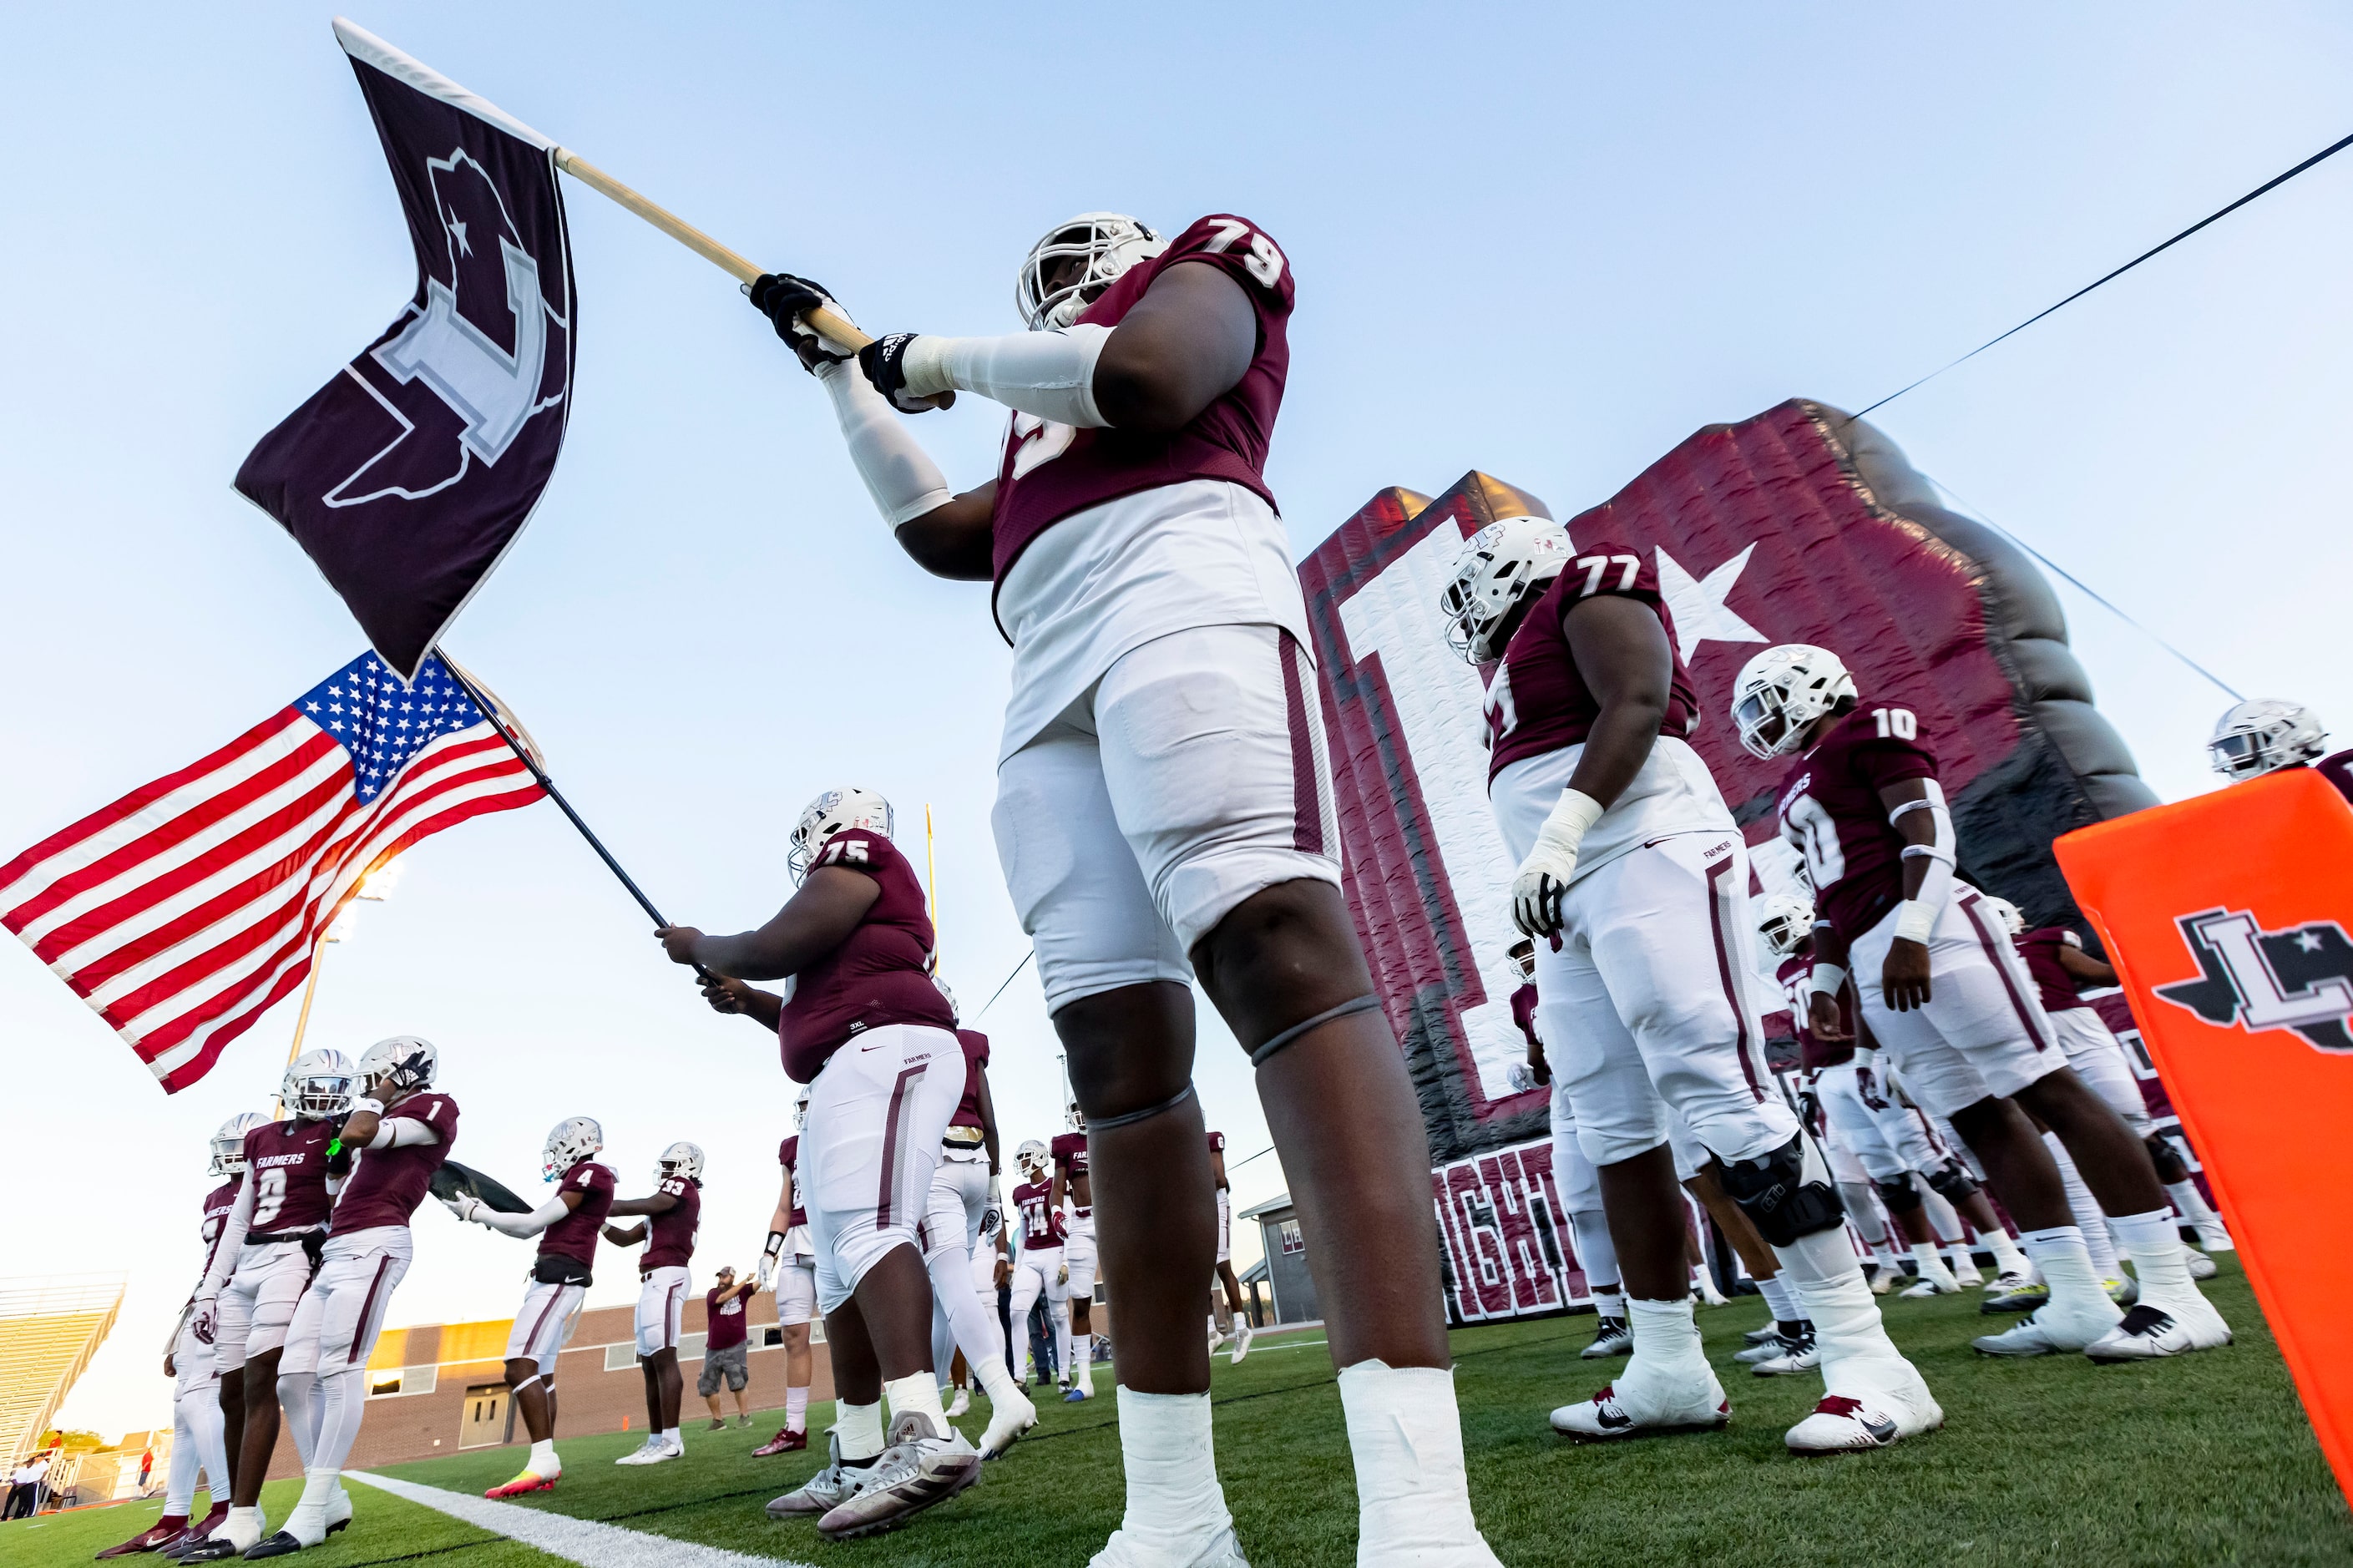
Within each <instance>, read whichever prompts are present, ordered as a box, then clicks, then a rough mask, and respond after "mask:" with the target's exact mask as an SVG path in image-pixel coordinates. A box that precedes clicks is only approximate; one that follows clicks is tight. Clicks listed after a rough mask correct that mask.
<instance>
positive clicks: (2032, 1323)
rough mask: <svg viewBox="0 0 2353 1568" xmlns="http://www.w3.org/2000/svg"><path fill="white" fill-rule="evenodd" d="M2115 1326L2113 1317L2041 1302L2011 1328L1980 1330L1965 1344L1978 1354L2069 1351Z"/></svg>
mask: <svg viewBox="0 0 2353 1568" xmlns="http://www.w3.org/2000/svg"><path fill="white" fill-rule="evenodd" d="M2115 1327H2116V1320H2113V1319H2107V1318H2104V1317H2102V1316H2100V1315H2099V1314H2096V1313H2093V1312H2081V1313H2067V1312H2063V1311H2061V1310H2059V1308H2058V1307H2057V1305H2056V1304H2055V1303H2045V1304H2044V1305H2043V1306H2042V1308H2041V1309H2039V1310H2037V1311H2035V1313H2034V1314H2033V1315H2032V1316H2031V1317H2029V1318H2028V1319H2026V1321H2023V1322H2021V1323H2020V1324H2019V1325H2018V1326H2017V1327H2016V1328H2014V1329H2006V1330H2004V1331H2002V1332H2000V1333H1998V1334H1984V1335H1980V1336H1979V1337H1978V1338H1977V1339H1974V1340H1971V1341H1970V1342H1969V1344H1970V1346H1971V1348H1973V1349H1974V1350H1976V1352H1978V1354H1979V1355H1998V1356H2034V1355H2071V1354H2073V1353H2074V1352H2077V1351H2080V1350H2084V1349H2088V1348H2089V1347H2090V1346H2091V1345H2092V1344H2093V1343H2094V1342H2096V1341H2098V1340H2099V1339H2101V1338H2102V1337H2103V1336H2104V1335H2105V1334H2106V1333H2107V1332H2108V1331H2109V1330H2111V1329H2113V1328H2115Z"/></svg>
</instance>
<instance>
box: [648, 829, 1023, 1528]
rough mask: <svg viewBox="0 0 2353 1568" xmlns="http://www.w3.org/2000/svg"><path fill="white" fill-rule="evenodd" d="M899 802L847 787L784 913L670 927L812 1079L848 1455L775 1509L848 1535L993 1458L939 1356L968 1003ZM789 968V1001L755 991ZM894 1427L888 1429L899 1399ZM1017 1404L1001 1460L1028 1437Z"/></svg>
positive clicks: (816, 1221) (820, 1248)
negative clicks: (897, 815) (945, 1156)
mask: <svg viewBox="0 0 2353 1568" xmlns="http://www.w3.org/2000/svg"><path fill="white" fill-rule="evenodd" d="M891 826H892V813H891V803H890V802H889V801H887V800H885V799H883V798H882V797H881V795H876V794H875V793H874V792H873V791H871V790H864V789H833V790H828V791H826V792H825V793H824V794H823V795H819V796H818V797H817V799H815V800H813V801H811V802H810V803H809V805H808V806H807V809H805V810H804V811H802V813H801V816H800V820H799V822H798V823H797V824H796V825H795V826H794V828H793V835H792V852H791V856H790V865H791V868H792V872H793V876H794V879H795V880H797V882H798V883H799V884H800V886H799V889H798V890H797V891H796V892H795V893H794V894H793V896H792V898H791V899H790V900H788V901H787V902H786V905H785V907H784V908H783V909H781V910H778V911H777V912H776V915H775V917H774V918H772V919H771V920H770V921H768V922H767V924H765V925H764V926H761V927H760V928H758V929H757V930H755V931H741V932H737V933H736V934H734V935H732V936H715V935H705V934H704V933H703V932H702V931H698V930H696V929H695V928H693V927H692V926H665V927H663V928H662V929H661V930H660V931H659V932H657V933H656V934H657V935H658V936H659V939H660V941H661V943H662V947H663V950H664V951H665V952H668V953H669V955H670V959H671V961H672V962H673V963H683V964H691V965H694V966H696V967H698V968H700V969H702V970H705V971H708V972H709V973H710V975H711V976H712V978H709V979H707V980H706V981H705V982H704V994H705V996H706V997H707V998H708V999H709V1001H710V1003H711V1005H712V1007H714V1008H716V1009H717V1010H719V1011H720V1012H723V1013H740V1014H742V1015H743V1016H745V1017H748V1018H751V1019H752V1020H753V1021H754V1022H755V1023H758V1024H759V1025H761V1026H763V1027H765V1028H767V1029H770V1030H773V1031H774V1032H775V1034H776V1043H777V1046H778V1048H779V1050H780V1052H781V1054H782V1056H783V1058H784V1068H785V1073H786V1077H788V1078H790V1079H794V1080H795V1081H796V1082H799V1083H806V1084H807V1085H808V1086H809V1108H808V1120H807V1124H806V1126H805V1128H804V1130H803V1131H802V1133H801V1143H800V1148H799V1150H798V1151H797V1153H798V1159H797V1166H796V1176H797V1184H798V1185H799V1186H800V1188H801V1189H802V1191H801V1202H802V1206H803V1207H804V1208H805V1209H806V1210H807V1214H808V1219H809V1237H810V1241H811V1243H812V1244H813V1246H814V1247H815V1250H816V1254H817V1274H816V1284H817V1299H818V1307H819V1308H820V1309H822V1310H823V1311H824V1313H825V1334H826V1345H827V1349H828V1351H829V1352H830V1353H831V1356H832V1360H833V1378H834V1387H835V1389H836V1399H837V1401H838V1406H837V1419H836V1421H835V1423H834V1428H833V1454H832V1460H831V1462H830V1463H829V1464H828V1465H827V1466H826V1467H825V1468H823V1469H821V1470H819V1471H818V1473H817V1475H816V1476H815V1477H813V1478H811V1479H810V1480H809V1481H808V1482H807V1484H806V1485H805V1486H802V1487H800V1488H799V1489H796V1490H794V1491H791V1492H787V1493H786V1494H785V1495H784V1496H783V1497H780V1498H777V1499H776V1500H773V1501H772V1502H770V1503H769V1504H768V1513H769V1516H770V1517H771V1518H775V1519H786V1518H792V1517H795V1516H800V1517H814V1518H816V1520H817V1527H818V1534H820V1535H822V1536H824V1537H825V1538H826V1539H827V1540H828V1541H840V1540H847V1539H850V1538H852V1537H856V1536H862V1535H871V1534H874V1533H876V1532H878V1531H886V1530H891V1529H894V1528H896V1527H897V1526H899V1525H901V1524H903V1523H905V1522H906V1521H908V1520H909V1519H910V1518H912V1517H913V1515H915V1514H916V1513H918V1512H920V1511H922V1510H924V1509H927V1508H931V1507H933V1506H934V1505H935V1504H938V1503H942V1502H945V1501H946V1500H948V1499H950V1498H952V1497H954V1496H955V1495H956V1494H957V1493H958V1492H960V1491H963V1490H964V1489H965V1488H967V1487H969V1486H971V1485H972V1484H973V1483H974V1482H976V1481H977V1480H978V1479H980V1464H981V1458H982V1451H981V1450H976V1449H975V1448H974V1447H973V1446H972V1444H971V1443H969V1442H967V1441H966V1440H965V1437H964V1436H963V1434H961V1433H959V1432H957V1431H956V1430H955V1428H954V1427H953V1426H949V1425H948V1418H947V1413H946V1412H945V1411H944V1409H943V1408H942V1407H941V1404H940V1382H939V1377H938V1375H937V1373H935V1372H934V1369H933V1366H932V1306H933V1298H932V1276H931V1273H930V1271H929V1268H927V1266H926V1264H925V1262H924V1258H923V1241H922V1237H921V1234H920V1233H921V1231H922V1228H923V1217H924V1214H925V1211H926V1208H927V1206H928V1205H929V1203H930V1199H931V1193H932V1178H933V1173H934V1168H935V1167H936V1166H937V1165H938V1163H939V1157H940V1146H941V1143H942V1142H943V1141H944V1139H945V1137H946V1135H947V1129H948V1121H949V1119H950V1118H951V1117H952V1116H954V1115H955V1108H956V1100H957V1099H958V1097H960V1096H961V1095H962V1094H963V1092H964V1082H965V1056H964V1049H963V1047H961V1046H960V1045H958V1044H957V1042H956V1037H955V1014H954V1013H953V1012H952V1011H950V1009H949V1007H948V1002H947V998H946V997H944V996H943V995H942V994H940V990H939V987H938V986H936V985H934V984H932V976H931V962H932V946H933V932H932V921H931V917H930V916H929V915H928V914H926V913H925V912H924V901H923V883H922V882H921V881H920V880H919V879H917V877H916V875H915V870H914V868H913V867H912V866H910V865H909V864H908V863H907V858H906V857H905V856H903V855H902V854H900V853H899V850H898V847H897V846H895V845H893V844H892V842H891ZM753 980H789V981H790V982H791V983H792V984H791V985H790V987H789V989H788V991H787V992H786V994H783V995H779V994H776V993H775V992H773V991H763V990H760V989H758V988H757V987H755V986H753V985H751V984H746V982H749V981H753ZM885 1395H887V1396H888V1397H889V1399H890V1402H891V1426H890V1429H889V1431H888V1434H887V1436H886V1434H885V1432H884V1429H883V1426H882V1401H883V1398H884V1396H885ZM1017 1419H1018V1417H1017V1415H1016V1413H1015V1412H1014V1411H1013V1410H1012V1409H1011V1408H1010V1407H1009V1406H1006V1405H1000V1406H999V1407H998V1408H997V1412H996V1419H995V1420H993V1421H992V1422H991V1423H990V1426H989V1432H988V1437H987V1451H988V1452H995V1451H997V1449H999V1448H1002V1447H1004V1446H1005V1445H1006V1444H1008V1443H1010V1442H1011V1441H1012V1440H1013V1438H1014V1436H1018V1431H1014V1430H1004V1429H1001V1428H1003V1427H1005V1426H1008V1425H1009V1424H1010V1423H1013V1422H1014V1421H1016V1420H1017Z"/></svg>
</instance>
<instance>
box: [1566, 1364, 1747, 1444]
mask: <svg viewBox="0 0 2353 1568" xmlns="http://www.w3.org/2000/svg"><path fill="white" fill-rule="evenodd" d="M1644 1370H1646V1369H1643V1368H1641V1366H1640V1363H1639V1362H1638V1363H1636V1364H1635V1365H1633V1366H1629V1367H1628V1368H1627V1369H1626V1371H1627V1373H1629V1374H1630V1376H1620V1378H1619V1380H1618V1381H1617V1382H1616V1383H1613V1384H1607V1385H1605V1386H1604V1387H1603V1388H1602V1390H1601V1392H1600V1393H1599V1394H1595V1395H1594V1396H1593V1397H1592V1398H1590V1399H1588V1400H1587V1401H1585V1403H1583V1404H1581V1405H1562V1406H1561V1407H1560V1408H1559V1409H1557V1410H1556V1411H1554V1412H1553V1413H1552V1429H1553V1430H1554V1431H1556V1432H1557V1433H1559V1434H1560V1435H1561V1436H1564V1437H1567V1438H1570V1439H1572V1440H1574V1441H1576V1442H1579V1443H1604V1442H1610V1441H1613V1440H1615V1439H1618V1438H1623V1437H1662V1436H1668V1435H1669V1434H1672V1433H1676V1432H1719V1431H1722V1430H1723V1429H1724V1427H1725V1426H1727V1425H1728V1424H1729V1423H1730V1422H1731V1420H1732V1401H1731V1400H1729V1399H1727V1398H1725V1394H1724V1384H1720V1383H1718V1382H1717V1381H1716V1380H1715V1369H1714V1368H1712V1367H1707V1366H1704V1365H1703V1366H1702V1367H1701V1368H1700V1371H1701V1373H1703V1375H1704V1381H1703V1380H1702V1378H1696V1377H1689V1376H1686V1377H1684V1378H1683V1379H1682V1380H1680V1383H1679V1384H1678V1383H1676V1382H1673V1381H1671V1380H1669V1379H1665V1378H1661V1379H1659V1380H1657V1381H1659V1382H1660V1383H1661V1384H1665V1386H1663V1387H1660V1388H1655V1389H1654V1388H1652V1387H1651V1386H1650V1384H1651V1381H1652V1380H1651V1378H1649V1377H1645V1376H1643V1375H1642V1374H1643V1372H1644ZM1632 1379H1640V1381H1639V1382H1636V1381H1632Z"/></svg>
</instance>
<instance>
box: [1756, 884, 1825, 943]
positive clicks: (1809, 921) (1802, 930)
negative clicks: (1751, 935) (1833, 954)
mask: <svg viewBox="0 0 2353 1568" xmlns="http://www.w3.org/2000/svg"><path fill="white" fill-rule="evenodd" d="M1757 934H1758V935H1760V936H1762V937H1763V938H1764V939H1765V946H1766V949H1767V951H1768V952H1771V953H1772V954H1773V956H1774V957H1776V958H1787V957H1788V956H1789V955H1790V954H1791V953H1793V952H1797V951H1798V944H1799V942H1803V941H1805V940H1806V939H1807V938H1808V937H1810V936H1811V935H1813V934H1814V906H1813V905H1812V904H1810V903H1808V902H1807V901H1806V900H1803V899H1801V898H1799V897H1798V895H1797V894H1795V893H1769V894H1767V895H1766V898H1765V900H1764V901H1763V902H1762V903H1760V904H1759V905H1757Z"/></svg>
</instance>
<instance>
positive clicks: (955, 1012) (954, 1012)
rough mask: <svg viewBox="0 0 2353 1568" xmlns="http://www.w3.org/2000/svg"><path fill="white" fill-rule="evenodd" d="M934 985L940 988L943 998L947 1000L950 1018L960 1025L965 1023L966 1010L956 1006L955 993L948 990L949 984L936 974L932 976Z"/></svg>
mask: <svg viewBox="0 0 2353 1568" xmlns="http://www.w3.org/2000/svg"><path fill="white" fill-rule="evenodd" d="M932 984H934V985H936V986H938V987H939V988H940V994H941V995H942V996H944V997H946V998H947V1004H948V1016H949V1017H951V1018H953V1019H955V1021H956V1022H957V1023H959V1024H961V1023H963V1022H964V1009H963V1008H961V1007H958V1006H957V1005H956V999H955V992H953V991H951V990H949V989H948V983H947V982H946V981H944V980H943V979H941V978H940V977H939V976H938V975H936V974H934V975H933V976H932Z"/></svg>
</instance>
